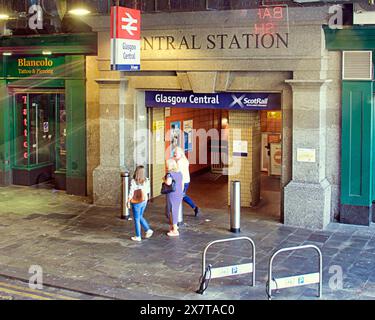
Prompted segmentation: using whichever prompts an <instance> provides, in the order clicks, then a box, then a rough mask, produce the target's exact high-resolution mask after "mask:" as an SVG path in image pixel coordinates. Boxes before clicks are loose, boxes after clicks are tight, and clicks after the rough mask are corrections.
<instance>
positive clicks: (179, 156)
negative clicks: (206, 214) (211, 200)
mask: <svg viewBox="0 0 375 320" xmlns="http://www.w3.org/2000/svg"><path fill="white" fill-rule="evenodd" d="M173 159H174V160H175V161H176V162H177V165H178V169H179V170H180V171H181V173H182V176H183V182H184V198H183V200H184V201H185V202H186V203H187V204H188V205H189V206H190V207H191V208H192V209H193V210H194V213H195V216H196V217H198V215H199V213H200V210H199V207H198V206H197V205H196V204H195V203H194V201H193V200H192V199H191V198H190V197H189V196H188V195H187V194H186V193H187V190H188V189H189V185H190V172H189V165H190V163H189V160H188V159H187V158H186V156H185V152H184V150H182V148H180V147H176V148H175V149H174V153H173Z"/></svg>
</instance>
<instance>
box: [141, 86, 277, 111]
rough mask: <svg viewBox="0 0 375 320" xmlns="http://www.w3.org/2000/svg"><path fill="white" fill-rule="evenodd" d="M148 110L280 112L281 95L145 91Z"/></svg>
mask: <svg viewBox="0 0 375 320" xmlns="http://www.w3.org/2000/svg"><path fill="white" fill-rule="evenodd" d="M146 106H147V107H148V108H168V107H179V108H202V109H227V110H280V109H281V93H264V92H260V93H257V92H252V93H242V92H222V93H207V94H202V93H192V92H173V91H172V92H161V91H146Z"/></svg>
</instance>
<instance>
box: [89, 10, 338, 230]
mask: <svg viewBox="0 0 375 320" xmlns="http://www.w3.org/2000/svg"><path fill="white" fill-rule="evenodd" d="M328 10H329V9H328V6H322V7H316V8H290V9H289V20H290V24H289V26H286V27H285V26H283V27H282V28H280V30H278V31H277V32H276V33H275V34H273V35H266V36H264V35H262V34H256V33H254V30H253V23H252V21H255V20H256V16H257V10H234V11H215V12H194V13H156V14H144V15H143V16H142V37H143V42H142V55H141V71H140V72H135V73H126V72H117V71H111V70H110V20H109V17H108V16H105V17H100V18H98V17H95V18H92V17H91V18H89V17H88V18H85V21H86V22H87V23H89V24H90V25H91V26H92V27H93V29H94V31H96V32H97V33H98V56H97V57H96V68H97V70H96V71H95V72H93V73H92V74H93V76H94V77H95V82H96V85H93V87H92V90H93V92H95V91H96V90H95V87H94V86H96V88H97V90H98V101H99V105H98V107H97V108H98V112H97V116H98V119H97V120H96V121H97V126H96V127H95V128H96V129H99V134H95V136H94V137H95V139H96V143H94V141H92V142H91V144H92V147H93V148H96V149H98V150H99V153H98V152H96V153H94V154H93V155H92V156H91V158H92V159H91V160H89V161H88V162H89V163H98V164H99V165H98V166H97V167H96V168H95V169H94V171H93V179H92V183H93V198H94V202H95V203H96V204H98V205H103V206H116V205H119V203H120V188H119V186H120V172H121V171H123V170H132V169H133V168H134V167H135V165H136V162H137V161H136V160H135V157H134V154H135V153H136V154H138V155H139V156H140V157H141V158H142V157H143V158H144V159H149V158H150V157H151V158H152V157H153V158H155V157H159V158H161V157H163V146H162V145H161V144H160V143H156V141H155V140H154V141H152V140H148V141H147V142H146V143H142V144H140V143H139V141H138V142H137V140H139V139H142V137H136V136H135V135H136V132H139V130H140V129H144V130H146V129H147V128H153V130H154V131H155V130H157V129H156V128H155V127H154V124H155V122H156V121H162V120H163V118H164V114H163V112H164V110H162V109H148V108H147V106H146V105H145V91H148V90H154V91H155V90H158V91H192V92H194V93H215V92H277V93H280V94H281V96H282V105H281V109H282V113H283V120H282V121H283V123H282V145H283V148H282V159H283V160H282V177H281V184H282V199H281V200H282V201H281V203H282V210H281V211H282V213H283V220H284V223H285V224H286V225H293V226H301V227H309V228H318V229H323V228H324V227H325V226H327V224H328V223H329V222H330V221H333V220H334V217H335V215H337V214H338V212H339V204H340V201H339V195H340V187H339V186H340V144H339V143H338V142H339V141H340V104H341V74H340V72H341V71H340V70H341V55H340V53H338V52H330V51H328V50H327V49H326V47H325V34H324V31H323V25H325V24H327V21H328ZM91 67H92V66H91ZM91 80H92V79H91ZM88 94H89V93H88ZM89 95H90V94H89ZM93 107H94V108H95V106H94V105H93ZM88 109H90V105H88ZM252 117H253V116H252V115H251V114H247V115H245V114H240V113H238V112H236V111H229V119H230V121H233V123H236V125H237V124H238V125H240V126H241V123H242V121H243V120H244V121H246V122H248V124H247V126H246V130H248V131H249V132H246V133H245V135H244V137H243V139H247V140H248V142H249V145H251V146H254V148H256V146H255V144H253V143H252V140H253V139H257V133H256V131H257V130H259V128H257V127H256V126H257V124H254V125H252V121H251V118H252ZM242 118H243V119H242ZM247 118H248V119H247ZM93 121H94V120H93ZM244 129H245V128H244ZM163 138H164V137H162V140H163ZM146 140H147V139H146ZM140 145H142V147H140ZM229 145H231V141H229ZM89 158H90V155H89ZM145 161H146V160H145ZM253 161H256V160H253ZM256 167H258V168H259V165H252V164H251V163H249V164H246V165H243V166H241V168H243V169H241V170H244V171H243V172H241V173H240V174H239V175H238V176H236V178H239V179H240V180H241V179H242V180H243V181H242V182H243V186H244V188H242V193H243V194H242V198H243V203H242V205H243V206H250V205H252V204H254V203H256V201H257V199H258V198H259V196H258V195H257V194H258V193H259V190H258V188H259V187H258V185H257V184H258V182H259V179H258V178H254V177H256V174H257V173H256V170H257V168H256ZM163 168H164V166H163V164H155V165H151V166H150V168H149V172H150V175H151V178H152V180H153V183H154V187H153V196H157V195H158V188H159V184H160V183H159V182H160V178H161V176H162V175H163ZM258 175H259V173H258ZM232 178H234V176H233V177H231V175H230V172H229V179H232ZM249 195H251V196H249Z"/></svg>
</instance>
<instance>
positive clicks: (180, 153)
mask: <svg viewBox="0 0 375 320" xmlns="http://www.w3.org/2000/svg"><path fill="white" fill-rule="evenodd" d="M175 153H178V154H179V155H181V159H184V160H187V161H189V160H188V158H187V157H186V155H185V151H184V149H182V148H181V147H176V148H175V149H174V150H173V155H174V154H175Z"/></svg>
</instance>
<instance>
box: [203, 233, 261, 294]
mask: <svg viewBox="0 0 375 320" xmlns="http://www.w3.org/2000/svg"><path fill="white" fill-rule="evenodd" d="M243 240H245V241H247V242H249V243H250V245H251V261H252V262H251V263H243V264H238V265H231V266H224V267H217V268H212V266H211V264H210V265H208V267H206V255H207V251H208V249H209V248H210V247H211V246H212V245H214V244H218V243H224V242H233V241H243ZM247 273H252V284H251V286H252V287H254V286H255V244H254V241H253V240H252V239H250V238H249V237H237V238H229V239H222V240H215V241H212V242H210V243H209V244H208V245H207V246H206V247H205V249H204V251H203V255H202V276H201V280H200V289H199V290H198V291H197V293H200V294H203V293H204V292H205V291H206V289H207V287H208V284H209V281H210V280H211V279H216V278H224V277H230V276H237V275H241V274H247Z"/></svg>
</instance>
